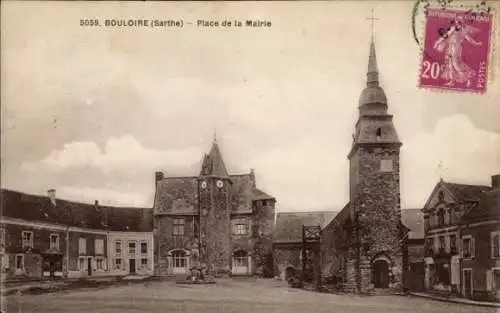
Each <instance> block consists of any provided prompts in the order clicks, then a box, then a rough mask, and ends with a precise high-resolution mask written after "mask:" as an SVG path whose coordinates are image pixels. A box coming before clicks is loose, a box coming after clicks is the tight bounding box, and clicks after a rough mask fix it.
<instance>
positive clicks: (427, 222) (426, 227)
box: [424, 217, 430, 229]
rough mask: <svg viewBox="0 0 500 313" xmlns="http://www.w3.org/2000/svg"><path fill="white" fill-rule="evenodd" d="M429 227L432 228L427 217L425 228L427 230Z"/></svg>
mask: <svg viewBox="0 0 500 313" xmlns="http://www.w3.org/2000/svg"><path fill="white" fill-rule="evenodd" d="M429 226H430V224H429V217H426V218H425V219H424V227H425V229H429Z"/></svg>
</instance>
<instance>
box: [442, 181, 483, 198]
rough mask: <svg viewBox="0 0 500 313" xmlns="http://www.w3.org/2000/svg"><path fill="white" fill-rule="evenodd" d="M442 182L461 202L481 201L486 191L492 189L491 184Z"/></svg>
mask: <svg viewBox="0 0 500 313" xmlns="http://www.w3.org/2000/svg"><path fill="white" fill-rule="evenodd" d="M441 184H442V185H443V187H445V188H446V189H447V190H448V191H449V192H451V193H452V194H453V196H454V197H455V199H456V200H457V201H460V202H467V201H479V200H480V199H481V197H482V196H483V193H484V192H485V191H488V190H491V189H492V188H491V187H490V186H482V185H466V184H456V183H449V182H445V181H443V182H441Z"/></svg>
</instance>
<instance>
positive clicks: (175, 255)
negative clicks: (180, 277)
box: [172, 250, 187, 267]
mask: <svg viewBox="0 0 500 313" xmlns="http://www.w3.org/2000/svg"><path fill="white" fill-rule="evenodd" d="M172 261H173V266H174V267H186V266H187V260H186V252H184V251H182V250H178V251H174V252H172Z"/></svg>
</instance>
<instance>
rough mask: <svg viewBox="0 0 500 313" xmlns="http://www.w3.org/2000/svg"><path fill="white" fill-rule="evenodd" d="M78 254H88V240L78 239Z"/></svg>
mask: <svg viewBox="0 0 500 313" xmlns="http://www.w3.org/2000/svg"><path fill="white" fill-rule="evenodd" d="M78 254H83V255H86V254H87V238H78Z"/></svg>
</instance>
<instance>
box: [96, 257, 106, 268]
mask: <svg viewBox="0 0 500 313" xmlns="http://www.w3.org/2000/svg"><path fill="white" fill-rule="evenodd" d="M95 264H96V268H97V269H98V270H104V269H105V268H104V267H105V262H104V259H102V258H97V259H96V263H95Z"/></svg>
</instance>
